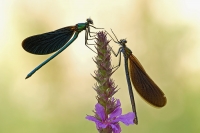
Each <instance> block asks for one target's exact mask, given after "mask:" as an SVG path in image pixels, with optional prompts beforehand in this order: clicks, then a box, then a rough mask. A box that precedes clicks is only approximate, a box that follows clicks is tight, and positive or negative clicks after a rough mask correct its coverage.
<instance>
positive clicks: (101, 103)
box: [86, 32, 135, 133]
mask: <svg viewBox="0 0 200 133" xmlns="http://www.w3.org/2000/svg"><path fill="white" fill-rule="evenodd" d="M108 43H109V41H108V40H107V38H106V33H105V32H98V33H97V38H96V50H97V56H96V57H95V59H94V62H95V63H96V64H97V68H98V70H96V71H95V72H94V73H95V76H93V77H94V79H95V80H96V81H97V83H96V84H95V86H94V90H95V91H96V92H97V96H96V99H97V101H98V103H97V104H96V106H95V111H94V113H95V116H89V115H88V116H86V119H88V120H90V121H93V122H95V123H96V127H97V130H98V131H99V132H100V133H120V132H121V128H120V125H119V121H121V122H122V123H124V124H125V125H130V124H133V120H134V118H135V114H134V113H128V114H125V115H122V109H121V108H120V106H121V103H120V101H119V100H117V99H115V98H114V97H113V95H114V94H115V93H116V92H117V91H118V89H116V88H117V86H115V84H114V81H113V80H112V79H111V78H110V77H111V75H112V74H113V73H114V71H113V69H112V66H111V48H110V47H109V46H108Z"/></svg>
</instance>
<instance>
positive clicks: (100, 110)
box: [95, 103, 106, 121]
mask: <svg viewBox="0 0 200 133" xmlns="http://www.w3.org/2000/svg"><path fill="white" fill-rule="evenodd" d="M95 110H96V113H97V115H98V116H99V117H100V118H101V120H102V121H105V119H106V117H105V110H104V107H103V106H102V105H101V104H99V103H97V104H96V105H95Z"/></svg>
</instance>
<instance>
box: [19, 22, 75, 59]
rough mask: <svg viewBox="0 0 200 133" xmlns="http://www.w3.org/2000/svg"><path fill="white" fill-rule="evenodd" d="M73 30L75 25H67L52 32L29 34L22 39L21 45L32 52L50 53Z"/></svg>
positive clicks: (59, 45)
mask: <svg viewBox="0 0 200 133" xmlns="http://www.w3.org/2000/svg"><path fill="white" fill-rule="evenodd" d="M74 31H75V26H68V27H64V28H61V29H58V30H55V31H52V32H47V33H43V34H39V35H34V36H30V37H28V38H26V39H24V40H23V42H22V47H23V48H24V50H26V51H27V52H29V53H32V54H38V55H45V54H50V53H53V52H55V51H57V50H59V49H60V48H61V47H63V46H64V45H65V44H66V43H67V42H68V41H69V40H70V38H71V37H72V35H73V34H74Z"/></svg>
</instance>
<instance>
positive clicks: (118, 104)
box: [116, 99, 121, 107]
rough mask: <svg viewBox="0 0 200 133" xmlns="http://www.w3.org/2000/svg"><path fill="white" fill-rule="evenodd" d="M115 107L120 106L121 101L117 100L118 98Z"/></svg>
mask: <svg viewBox="0 0 200 133" xmlns="http://www.w3.org/2000/svg"><path fill="white" fill-rule="evenodd" d="M116 106H117V107H120V106H121V102H120V101H119V99H117V104H116Z"/></svg>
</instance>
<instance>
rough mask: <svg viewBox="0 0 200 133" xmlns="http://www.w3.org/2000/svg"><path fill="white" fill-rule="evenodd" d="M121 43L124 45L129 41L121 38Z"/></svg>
mask: <svg viewBox="0 0 200 133" xmlns="http://www.w3.org/2000/svg"><path fill="white" fill-rule="evenodd" d="M119 43H121V44H122V45H125V44H126V43H127V41H126V39H120V41H119Z"/></svg>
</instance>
